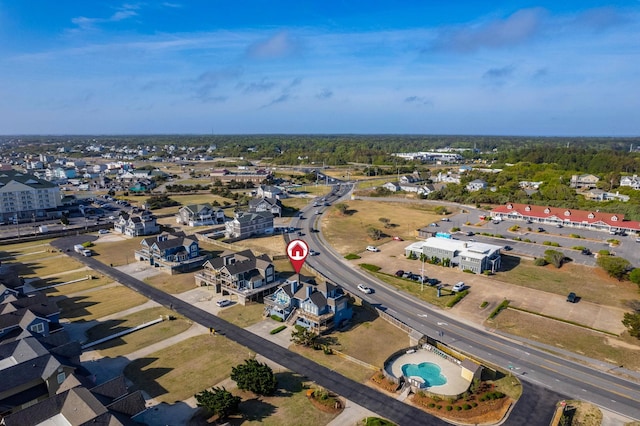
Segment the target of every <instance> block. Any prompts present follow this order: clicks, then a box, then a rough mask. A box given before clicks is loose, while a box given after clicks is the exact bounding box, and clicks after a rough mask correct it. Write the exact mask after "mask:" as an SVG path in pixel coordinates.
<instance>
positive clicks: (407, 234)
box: [322, 200, 440, 255]
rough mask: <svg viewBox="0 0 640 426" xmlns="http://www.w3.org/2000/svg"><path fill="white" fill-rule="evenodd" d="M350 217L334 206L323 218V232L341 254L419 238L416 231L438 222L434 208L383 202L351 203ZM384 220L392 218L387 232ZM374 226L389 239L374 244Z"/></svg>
mask: <svg viewBox="0 0 640 426" xmlns="http://www.w3.org/2000/svg"><path fill="white" fill-rule="evenodd" d="M345 204H347V206H348V211H347V214H345V215H341V214H340V212H338V210H337V209H335V208H334V207H332V208H329V211H328V212H327V213H326V214H325V215H324V216H323V220H322V232H323V236H324V237H325V238H326V240H327V241H328V243H329V244H330V245H332V246H333V247H334V249H336V250H337V251H338V252H339V253H340V254H342V255H345V254H347V253H358V252H361V251H363V250H364V249H365V247H366V246H367V245H370V244H376V245H379V244H382V243H385V242H387V241H389V240H390V239H391V237H393V236H394V235H399V236H401V237H403V238H405V239H410V238H411V239H412V238H414V237H415V230H416V229H418V228H420V227H422V226H426V225H427V224H429V223H431V222H433V221H435V220H438V219H439V218H440V216H438V215H436V214H435V213H434V212H433V206H427V205H420V204H415V203H393V202H391V203H383V202H375V201H362V200H353V201H347V202H346V203H345ZM380 218H388V219H390V221H391V222H390V225H389V226H390V228H388V229H385V227H384V225H383V224H382V223H381V222H380V221H379V219H380ZM369 227H374V228H377V229H379V230H380V231H382V232H383V233H384V234H386V235H387V237H385V238H382V239H380V240H377V241H373V240H372V239H371V238H369V236H368V235H367V228H369Z"/></svg>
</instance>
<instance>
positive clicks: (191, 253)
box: [134, 232, 209, 274]
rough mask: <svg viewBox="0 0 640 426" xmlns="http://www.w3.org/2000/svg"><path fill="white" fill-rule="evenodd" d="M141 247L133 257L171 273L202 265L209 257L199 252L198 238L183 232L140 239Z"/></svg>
mask: <svg viewBox="0 0 640 426" xmlns="http://www.w3.org/2000/svg"><path fill="white" fill-rule="evenodd" d="M140 245H141V246H142V248H141V249H139V250H136V251H135V253H134V256H135V259H136V260H139V261H144V262H149V263H150V264H151V265H153V266H156V267H159V268H160V269H161V270H162V271H163V272H167V273H170V274H173V273H174V272H184V271H188V270H191V269H195V268H197V267H200V266H202V264H203V263H205V262H206V261H207V259H209V256H208V255H206V254H205V255H203V254H201V253H200V246H199V244H198V240H197V239H195V238H191V237H186V236H185V235H184V234H182V233H180V234H168V233H166V232H165V233H162V234H160V235H156V236H154V237H148V238H145V239H143V240H142V241H140Z"/></svg>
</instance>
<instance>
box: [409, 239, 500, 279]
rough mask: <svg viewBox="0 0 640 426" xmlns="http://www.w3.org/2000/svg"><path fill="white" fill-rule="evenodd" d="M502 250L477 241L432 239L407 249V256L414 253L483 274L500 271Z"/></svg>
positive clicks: (419, 242) (414, 244)
mask: <svg viewBox="0 0 640 426" xmlns="http://www.w3.org/2000/svg"><path fill="white" fill-rule="evenodd" d="M501 249H502V246H497V245H494V244H486V243H479V242H477V241H461V240H454V239H450V238H439V237H432V238H427V239H426V240H425V241H418V242H415V243H413V244H411V245H409V246H407V247H405V254H406V256H407V257H408V256H411V255H412V253H413V254H415V255H416V256H418V257H420V255H422V254H424V256H425V258H426V259H427V260H434V261H438V262H442V261H445V262H450V265H451V266H457V267H459V268H460V269H462V270H470V271H472V272H474V273H476V274H481V273H483V272H484V271H491V272H496V271H497V270H499V269H500V265H501V255H500V250H501Z"/></svg>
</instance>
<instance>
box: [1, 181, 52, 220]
mask: <svg viewBox="0 0 640 426" xmlns="http://www.w3.org/2000/svg"><path fill="white" fill-rule="evenodd" d="M60 206H62V199H61V196H60V189H59V188H58V186H57V185H54V184H52V183H50V182H47V181H46V180H43V179H39V178H37V177H35V176H34V175H30V174H27V173H22V172H19V171H16V170H2V171H0V221H4V222H10V221H20V220H21V219H22V220H33V219H37V218H44V217H48V216H49V215H50V213H51V212H52V211H54V210H56V209H57V208H58V207H60Z"/></svg>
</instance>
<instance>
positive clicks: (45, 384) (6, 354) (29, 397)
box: [0, 336, 80, 424]
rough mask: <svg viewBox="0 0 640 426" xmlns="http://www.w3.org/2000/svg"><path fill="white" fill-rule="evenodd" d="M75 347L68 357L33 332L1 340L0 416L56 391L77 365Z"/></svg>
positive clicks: (78, 352) (78, 351)
mask: <svg viewBox="0 0 640 426" xmlns="http://www.w3.org/2000/svg"><path fill="white" fill-rule="evenodd" d="M76 349H77V351H76V352H75V353H74V354H73V357H72V358H69V357H67V356H64V355H62V354H61V353H56V351H55V348H54V349H52V351H49V350H48V349H47V348H46V347H45V346H44V345H43V344H42V343H40V342H39V341H38V339H36V338H35V337H32V336H29V337H25V338H22V339H16V340H11V341H6V342H4V343H3V344H0V377H2V380H0V417H4V416H6V415H8V414H10V413H13V412H17V411H19V410H20V409H21V408H23V407H26V406H29V405H33V404H34V403H37V402H39V401H42V400H44V399H47V398H49V397H50V396H53V395H55V394H56V392H57V390H58V389H59V388H60V385H61V384H62V383H63V382H64V381H65V379H66V378H67V377H68V376H69V375H70V374H72V373H73V372H74V371H76V369H78V368H79V364H78V360H79V355H80V350H79V345H77V346H76ZM27 424H33V423H31V422H29V423H27Z"/></svg>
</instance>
